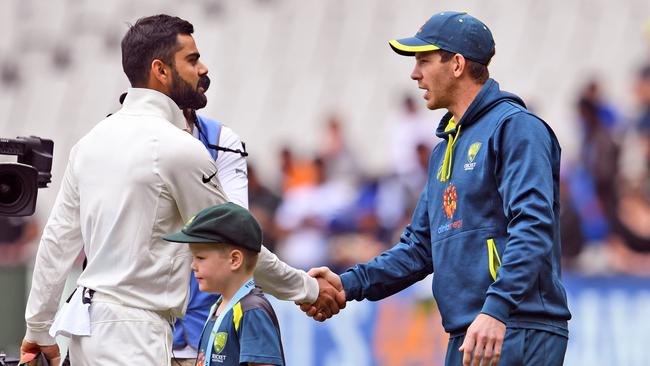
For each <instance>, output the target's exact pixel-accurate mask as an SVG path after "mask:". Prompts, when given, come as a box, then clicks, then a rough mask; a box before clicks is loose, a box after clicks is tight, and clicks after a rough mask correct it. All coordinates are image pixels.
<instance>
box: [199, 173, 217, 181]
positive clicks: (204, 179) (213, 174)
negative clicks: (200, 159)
mask: <svg viewBox="0 0 650 366" xmlns="http://www.w3.org/2000/svg"><path fill="white" fill-rule="evenodd" d="M215 175H217V172H214V173H212V175H210V176H209V177H207V178H206V176H205V174H203V176H202V177H201V180H202V181H203V183H208V182H209V181H211V180H212V178H214V176H215Z"/></svg>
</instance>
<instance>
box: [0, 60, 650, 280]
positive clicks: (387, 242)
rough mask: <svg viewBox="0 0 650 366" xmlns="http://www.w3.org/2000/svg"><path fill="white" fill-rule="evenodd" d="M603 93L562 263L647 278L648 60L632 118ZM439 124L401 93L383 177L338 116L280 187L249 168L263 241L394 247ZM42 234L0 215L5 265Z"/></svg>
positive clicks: (568, 195) (566, 168)
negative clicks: (370, 168)
mask: <svg viewBox="0 0 650 366" xmlns="http://www.w3.org/2000/svg"><path fill="white" fill-rule="evenodd" d="M604 89H605V87H604V86H603V85H601V84H600V82H599V80H597V79H594V80H591V81H589V82H587V83H586V85H584V86H583V87H582V88H581V90H580V92H579V93H578V95H577V97H576V99H575V116H576V118H577V123H578V124H579V126H580V132H581V136H580V141H579V143H580V146H581V147H580V154H579V156H578V158H577V159H573V161H563V168H562V177H561V185H562V186H561V225H562V233H561V235H562V249H563V261H564V263H563V265H564V269H565V271H578V272H581V273H586V274H607V273H625V274H636V275H650V63H648V64H647V65H645V66H643V67H641V68H640V69H639V70H638V72H637V74H636V77H635V82H634V87H633V90H634V93H633V97H634V98H635V103H634V105H635V106H636V107H635V108H634V110H621V109H620V108H618V107H617V105H615V104H614V103H612V102H610V101H609V100H607V98H606V94H607V93H606V90H604ZM436 127H437V121H435V120H431V115H430V114H428V115H427V116H426V117H425V115H424V113H423V112H422V111H421V110H420V109H419V103H418V101H416V100H414V99H413V98H412V97H411V96H408V95H406V96H404V97H403V99H402V101H401V107H400V112H399V114H398V116H397V117H396V120H395V121H394V123H392V125H391V129H390V131H387V133H386V139H385V145H386V152H387V156H389V160H390V161H389V164H388V169H387V171H386V173H384V174H381V175H370V174H367V173H366V172H364V167H363V166H362V165H361V164H360V162H359V161H358V160H359V159H358V158H357V156H356V155H355V153H354V152H353V150H352V149H351V148H350V141H349V140H348V138H349V136H346V134H345V121H343V120H342V119H341V117H340V116H338V115H335V114H332V115H330V116H329V117H328V118H327V119H326V121H324V123H323V126H322V127H321V128H322V133H321V136H322V138H321V142H320V146H318V147H317V148H316V149H314V150H313V151H312V152H311V153H310V154H308V155H304V154H298V153H297V152H296V151H293V150H292V148H291V146H288V145H287V146H284V147H283V148H281V149H280V151H278V154H279V156H278V161H279V162H280V163H279V167H278V169H277V170H278V171H279V173H280V174H279V175H280V180H279V181H278V182H276V184H265V183H263V182H262V180H261V179H260V178H259V176H258V174H257V170H256V168H255V165H254V160H253V161H249V175H248V177H249V201H250V209H251V210H252V212H253V214H254V215H255V217H257V219H258V220H259V221H260V223H261V224H262V227H263V230H264V238H265V245H267V246H268V247H269V248H270V249H271V250H273V251H275V252H276V253H277V254H278V255H279V256H280V258H282V259H283V260H284V261H286V262H287V263H289V264H291V265H293V266H295V267H298V268H303V269H309V268H311V267H314V266H321V265H328V266H330V267H332V268H333V269H335V270H336V271H342V270H344V269H346V268H347V267H349V266H351V265H353V264H355V263H358V262H363V261H366V260H368V259H370V258H372V257H374V256H375V255H377V254H378V253H380V252H382V251H384V250H385V249H387V248H389V247H390V246H391V245H393V244H394V243H395V242H396V241H397V240H398V238H399V235H400V234H401V232H402V230H403V228H404V226H405V225H406V224H407V223H408V222H409V219H410V215H411V213H412V212H413V209H414V208H415V204H416V202H417V199H418V196H419V194H420V192H421V189H422V187H423V185H424V183H425V180H426V174H427V164H428V159H429V154H430V151H431V149H432V148H433V146H435V144H436V143H438V142H439V139H438V138H437V137H436V136H435V133H434V131H435V128H436ZM235 129H236V127H235ZM39 230H40V228H39V225H38V224H37V223H36V220H35V219H34V218H31V217H27V218H3V217H0V266H2V265H4V266H7V265H22V264H24V263H27V262H29V261H30V260H31V258H32V256H33V255H34V250H35V244H34V243H36V242H37V240H35V239H37V237H38V233H39Z"/></svg>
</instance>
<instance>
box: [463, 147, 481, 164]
mask: <svg viewBox="0 0 650 366" xmlns="http://www.w3.org/2000/svg"><path fill="white" fill-rule="evenodd" d="M480 148H481V143H480V142H475V143H473V144H471V145H470V146H469V149H467V163H465V165H463V168H464V169H465V170H474V167H476V162H475V161H474V159H476V154H478V151H479V149H480Z"/></svg>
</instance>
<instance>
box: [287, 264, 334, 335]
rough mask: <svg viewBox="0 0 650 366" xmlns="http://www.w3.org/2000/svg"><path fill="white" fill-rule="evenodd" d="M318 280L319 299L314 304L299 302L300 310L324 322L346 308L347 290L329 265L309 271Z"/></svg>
mask: <svg viewBox="0 0 650 366" xmlns="http://www.w3.org/2000/svg"><path fill="white" fill-rule="evenodd" d="M307 273H308V274H309V275H310V276H312V277H314V278H315V279H316V281H318V299H316V301H315V302H314V303H313V304H298V303H296V305H298V306H300V310H302V311H303V312H305V314H307V316H309V317H310V318H313V319H314V320H316V321H319V322H322V321H325V320H327V319H329V318H331V317H332V316H334V315H336V314H338V313H339V311H340V310H341V309H344V308H345V303H346V300H345V290H344V289H343V284H342V283H341V278H340V277H339V276H338V275H337V274H336V273H334V272H332V270H331V269H329V268H327V267H318V268H312V269H310V270H309V272H307Z"/></svg>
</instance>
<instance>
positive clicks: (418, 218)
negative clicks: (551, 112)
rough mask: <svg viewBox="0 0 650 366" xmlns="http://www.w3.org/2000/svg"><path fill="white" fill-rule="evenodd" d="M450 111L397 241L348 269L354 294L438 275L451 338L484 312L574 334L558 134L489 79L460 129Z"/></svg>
mask: <svg viewBox="0 0 650 366" xmlns="http://www.w3.org/2000/svg"><path fill="white" fill-rule="evenodd" d="M451 118H452V115H451V114H450V113H448V114H447V115H445V117H443V119H442V121H441V122H440V125H439V127H438V129H437V131H436V134H437V135H438V136H439V137H441V138H443V139H444V140H445V141H443V142H441V143H439V144H438V145H437V146H436V147H435V148H434V150H433V152H432V154H431V157H430V161H429V169H428V176H429V180H428V181H427V184H426V186H425V187H424V190H423V192H422V194H421V196H420V199H419V202H418V204H417V207H416V209H415V211H414V214H413V217H412V220H411V223H410V224H409V225H408V226H407V227H406V229H405V230H404V232H403V233H402V235H401V237H400V242H399V243H398V244H396V245H395V246H394V247H393V248H392V249H390V250H388V251H386V252H385V253H383V254H381V255H380V256H378V257H377V258H375V259H374V260H372V261H370V262H368V263H366V264H361V265H357V266H355V267H354V268H352V269H350V270H348V271H347V272H345V273H343V274H342V275H341V280H342V281H343V285H344V288H345V291H346V295H347V298H348V300H352V299H355V300H361V299H364V298H365V299H370V300H379V299H382V298H385V297H387V296H390V295H392V294H394V293H396V292H398V291H400V290H402V289H404V288H406V287H408V286H410V285H411V284H413V283H415V282H417V281H419V280H421V279H423V278H424V277H426V276H427V275H429V274H431V273H434V278H433V289H432V290H433V294H434V297H435V299H436V302H437V303H438V306H439V309H440V312H441V315H442V321H443V325H444V327H445V330H446V331H447V332H449V333H451V334H452V335H457V334H462V333H464V332H465V330H466V329H467V327H468V326H469V325H470V324H471V322H472V321H473V320H474V318H475V317H476V316H477V315H478V314H479V313H481V312H482V313H485V314H488V315H490V316H492V317H494V318H496V319H498V320H500V321H502V322H504V323H506V324H507V325H508V326H509V327H520V328H533V329H541V330H547V331H551V332H554V333H557V334H561V335H563V336H568V330H567V321H568V320H569V319H570V317H571V315H570V313H569V310H568V307H567V301H566V293H565V290H564V287H563V286H562V284H561V281H560V236H559V235H560V231H559V172H560V146H559V144H558V142H557V139H556V137H555V135H554V133H553V131H552V130H551V129H550V127H548V125H547V124H546V123H545V122H544V121H542V120H541V119H539V118H538V117H536V116H535V115H533V114H532V113H530V112H529V111H527V110H526V108H525V105H524V103H523V102H522V101H521V99H519V98H518V97H517V96H515V95H513V94H510V93H506V92H502V91H500V90H499V86H498V83H497V82H495V81H494V80H492V79H489V80H488V81H487V82H486V84H485V85H484V86H483V88H482V89H481V91H480V92H479V94H478V95H477V96H476V98H475V99H474V101H473V102H472V104H471V105H470V107H469V108H468V110H467V111H466V113H465V114H464V115H463V117H462V119H461V120H460V121H457V122H458V123H456V124H455V127H453V128H452V127H451V126H453V124H452V125H451V126H450V125H449V122H450V119H451ZM445 130H447V131H445ZM450 136H451V139H450ZM452 141H453V143H451V142H452ZM450 144H451V149H448V145H450ZM445 157H447V159H448V160H449V161H450V162H451V166H450V167H449V169H448V170H449V171H450V174H449V177H448V179H444V178H446V174H444V171H445V169H443V162H444V160H445ZM443 176H444V178H443Z"/></svg>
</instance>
